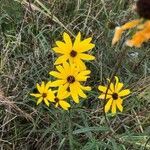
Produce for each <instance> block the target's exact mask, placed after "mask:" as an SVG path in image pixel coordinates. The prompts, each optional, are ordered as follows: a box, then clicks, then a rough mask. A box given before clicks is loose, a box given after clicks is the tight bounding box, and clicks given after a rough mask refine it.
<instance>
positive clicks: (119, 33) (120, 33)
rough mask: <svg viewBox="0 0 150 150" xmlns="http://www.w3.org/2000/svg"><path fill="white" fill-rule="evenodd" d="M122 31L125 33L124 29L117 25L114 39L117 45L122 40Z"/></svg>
mask: <svg viewBox="0 0 150 150" xmlns="http://www.w3.org/2000/svg"><path fill="white" fill-rule="evenodd" d="M122 33H123V29H122V28H121V27H116V29H115V34H114V37H113V39H112V45H115V44H116V43H117V42H118V41H119V40H120V38H121V36H122Z"/></svg>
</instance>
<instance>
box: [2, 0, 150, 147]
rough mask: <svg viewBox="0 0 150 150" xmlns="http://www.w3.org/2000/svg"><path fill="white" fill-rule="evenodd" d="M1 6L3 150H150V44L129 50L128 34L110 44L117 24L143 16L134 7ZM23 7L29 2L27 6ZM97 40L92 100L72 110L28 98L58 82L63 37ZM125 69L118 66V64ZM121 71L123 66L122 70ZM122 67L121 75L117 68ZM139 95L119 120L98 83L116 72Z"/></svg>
mask: <svg viewBox="0 0 150 150" xmlns="http://www.w3.org/2000/svg"><path fill="white" fill-rule="evenodd" d="M26 1H29V2H30V4H29V5H28V4H26V3H25V0H24V1H22V0H0V2H1V6H0V13H1V15H0V52H1V56H0V60H1V61H0V108H1V109H0V147H1V149H4V150H109V149H110V150H128V149H133V150H146V149H147V150H148V149H150V101H149V100H150V92H149V91H150V50H149V47H150V43H145V44H144V45H142V47H141V48H129V47H125V49H126V54H125V55H123V54H122V53H121V52H122V50H123V49H124V46H123V44H122V43H123V41H124V39H125V38H130V37H129V34H132V33H131V32H126V33H125V34H124V38H122V39H121V42H120V43H119V44H117V45H116V46H111V40H112V38H113V34H114V28H115V26H118V25H122V24H123V23H125V22H127V21H128V20H132V19H134V18H137V17H138V16H137V14H136V12H134V11H133V9H132V8H133V4H134V1H132V0H130V1H124V0H115V1H112V0H76V1H75V0H47V1H45V0H26ZM21 2H22V3H21ZM64 31H65V32H67V33H69V34H70V35H71V36H72V38H73V37H74V36H75V35H76V34H77V33H78V32H79V31H80V32H81V33H82V36H83V38H87V37H89V36H92V37H93V40H92V42H93V43H95V45H96V47H95V48H94V49H93V50H92V51H91V53H92V55H94V56H95V57H96V60H94V61H91V62H86V64H87V66H88V68H89V69H90V70H91V71H92V74H91V78H90V79H89V80H88V81H87V83H86V84H87V85H90V86H91V87H92V91H91V92H89V93H88V98H87V99H85V100H82V99H81V100H80V103H79V104H74V103H72V108H71V109H70V110H69V111H64V110H62V109H56V108H54V107H52V106H50V107H49V108H48V107H47V106H45V105H44V104H40V105H39V106H37V105H36V100H35V99H33V97H31V96H30V95H29V94H30V93H31V92H33V91H34V90H36V89H35V85H36V83H40V82H41V81H48V80H51V78H52V77H50V76H49V75H48V72H49V71H51V70H53V69H54V65H53V64H54V61H55V59H56V54H54V52H53V51H52V47H53V46H55V41H56V40H62V34H63V32H64ZM117 63H119V65H118V66H117V65H116V64H117ZM116 66H117V67H116ZM116 68H117V69H116ZM115 70H116V75H117V76H118V77H119V78H120V80H121V81H122V82H123V83H124V84H125V87H128V88H130V89H131V91H132V94H131V95H130V96H129V97H127V98H126V99H125V100H124V102H123V106H124V110H123V112H122V113H120V112H118V113H117V115H116V116H112V115H111V113H108V114H106V116H105V115H104V113H103V105H104V102H103V101H102V100H99V99H98V98H97V97H98V95H99V94H100V93H99V91H98V90H97V87H98V85H99V84H102V85H103V84H106V78H110V77H111V75H112V74H113V73H114V72H115Z"/></svg>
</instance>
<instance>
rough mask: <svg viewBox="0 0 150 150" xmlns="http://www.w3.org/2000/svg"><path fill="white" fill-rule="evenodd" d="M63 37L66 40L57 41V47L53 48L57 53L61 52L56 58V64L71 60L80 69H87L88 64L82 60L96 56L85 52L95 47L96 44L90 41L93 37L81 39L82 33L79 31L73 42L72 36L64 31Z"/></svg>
mask: <svg viewBox="0 0 150 150" xmlns="http://www.w3.org/2000/svg"><path fill="white" fill-rule="evenodd" d="M63 39H64V42H62V41H56V45H57V47H54V48H53V50H54V51H55V52H56V53H59V54H61V56H60V57H59V58H58V59H57V60H56V62H55V65H58V64H62V63H64V62H65V61H67V60H69V62H70V63H75V64H76V65H77V66H78V67H79V68H80V69H83V70H85V69H86V66H85V64H84V62H83V61H82V60H93V59H95V57H94V56H92V55H89V54H86V53H84V52H86V51H88V50H90V49H92V48H93V47H95V45H94V44H92V43H90V42H91V40H92V38H91V37H90V38H87V39H85V40H83V41H81V33H80V32H79V33H78V35H77V36H76V38H75V41H74V43H73V42H72V40H71V38H70V36H69V35H68V34H67V33H65V32H64V34H63Z"/></svg>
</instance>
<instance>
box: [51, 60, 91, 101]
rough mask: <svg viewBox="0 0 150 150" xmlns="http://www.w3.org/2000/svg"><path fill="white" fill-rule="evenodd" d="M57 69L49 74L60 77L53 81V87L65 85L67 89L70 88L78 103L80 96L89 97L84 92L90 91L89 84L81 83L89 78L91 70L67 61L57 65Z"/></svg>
mask: <svg viewBox="0 0 150 150" xmlns="http://www.w3.org/2000/svg"><path fill="white" fill-rule="evenodd" d="M56 68H57V70H58V72H57V71H51V72H50V73H49V74H50V75H52V76H54V77H56V78H58V80H56V81H54V82H52V83H51V86H52V87H58V86H61V85H63V86H64V88H65V89H66V90H68V91H69V92H70V94H71V96H72V98H73V100H74V101H75V102H76V103H79V96H80V97H82V98H87V96H86V94H85V93H84V92H83V90H85V91H90V90H91V88H90V87H89V86H83V85H81V82H83V81H86V80H87V78H89V76H88V75H89V74H90V70H84V71H81V70H79V69H78V68H77V67H76V65H75V64H69V63H67V62H65V63H63V65H62V66H61V65H58V66H56Z"/></svg>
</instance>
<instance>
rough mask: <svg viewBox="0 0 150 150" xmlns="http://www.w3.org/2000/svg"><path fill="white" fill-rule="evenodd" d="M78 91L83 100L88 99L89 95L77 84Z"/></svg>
mask: <svg viewBox="0 0 150 150" xmlns="http://www.w3.org/2000/svg"><path fill="white" fill-rule="evenodd" d="M76 89H77V91H78V95H79V96H80V97H82V98H87V95H86V94H85V93H84V92H83V91H82V89H81V88H80V86H79V84H78V83H77V84H76Z"/></svg>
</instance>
